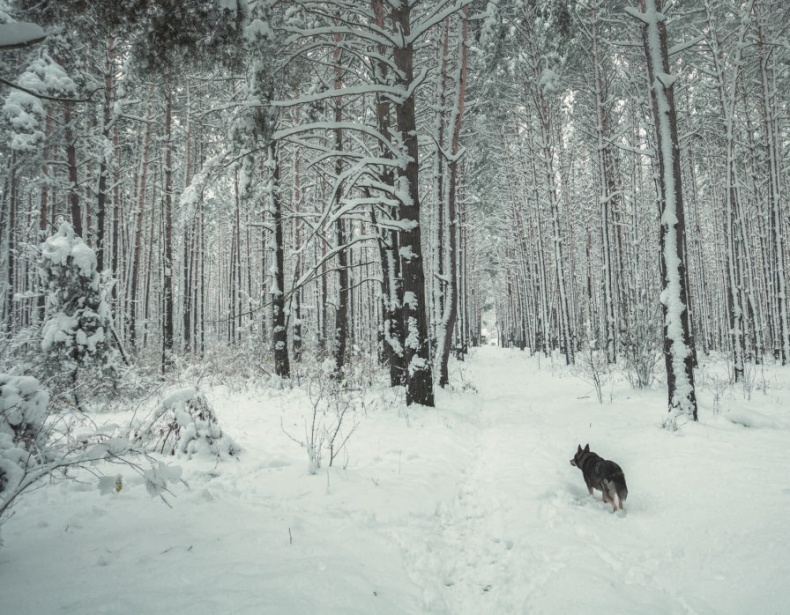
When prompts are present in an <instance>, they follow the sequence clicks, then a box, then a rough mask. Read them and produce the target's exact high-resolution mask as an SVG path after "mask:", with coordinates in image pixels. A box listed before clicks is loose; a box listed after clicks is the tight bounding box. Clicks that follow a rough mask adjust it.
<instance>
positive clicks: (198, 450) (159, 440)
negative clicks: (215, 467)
mask: <svg viewBox="0 0 790 615" xmlns="http://www.w3.org/2000/svg"><path fill="white" fill-rule="evenodd" d="M132 438H133V440H134V441H135V442H139V443H140V444H141V445H142V446H143V447H144V448H145V449H146V450H148V451H151V452H156V453H162V454H165V455H178V456H184V457H186V458H187V459H191V458H192V457H193V456H194V455H206V456H214V457H217V458H220V459H223V458H225V457H228V456H230V457H235V456H236V455H238V453H239V450H240V449H239V447H238V446H237V445H236V443H235V442H234V441H233V440H232V439H231V438H230V437H229V436H227V435H225V434H224V433H223V432H222V428H221V427H220V426H219V421H217V417H216V415H215V414H214V411H213V410H212V409H211V405H210V404H209V403H208V400H207V399H206V396H205V395H203V393H201V392H200V391H198V390H197V389H195V388H192V387H189V388H185V389H181V390H179V391H175V392H174V393H172V394H170V395H169V396H168V397H166V398H165V399H164V401H162V403H161V404H159V406H158V407H157V408H156V410H155V411H154V413H153V416H152V417H151V418H149V419H148V421H146V422H145V423H144V424H143V425H142V426H140V427H139V428H137V429H135V430H134V431H133V432H132Z"/></svg>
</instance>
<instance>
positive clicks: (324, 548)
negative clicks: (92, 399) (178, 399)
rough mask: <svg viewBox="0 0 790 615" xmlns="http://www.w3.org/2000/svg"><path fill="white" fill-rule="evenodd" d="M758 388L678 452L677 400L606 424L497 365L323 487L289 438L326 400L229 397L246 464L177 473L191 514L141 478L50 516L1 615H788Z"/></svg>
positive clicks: (767, 390) (36, 531)
mask: <svg viewBox="0 0 790 615" xmlns="http://www.w3.org/2000/svg"><path fill="white" fill-rule="evenodd" d="M721 369H722V370H723V369H724V368H723V367H722V368H721ZM719 373H721V372H719ZM751 376H752V381H751V383H752V386H753V390H752V391H751V394H750V395H748V394H746V393H745V392H744V389H743V387H741V386H737V387H727V386H725V385H724V384H723V380H722V378H721V376H720V375H717V372H715V370H714V369H713V368H711V367H704V368H703V369H702V370H700V371H699V372H698V385H699V391H698V393H699V397H700V418H701V420H700V422H699V423H698V424H687V425H684V426H683V427H682V428H681V429H680V430H679V431H677V432H668V431H666V430H664V429H661V427H660V422H661V419H662V418H663V416H664V413H663V408H664V404H665V395H666V393H665V389H664V388H663V387H660V386H659V387H657V388H656V389H655V390H651V391H633V390H631V389H630V388H629V387H628V386H627V385H626V384H624V383H620V382H615V383H614V384H611V385H607V387H606V389H605V397H606V400H605V402H604V404H603V405H600V404H599V403H598V401H597V399H596V395H595V393H594V391H592V390H591V386H590V385H589V384H586V383H585V382H584V381H583V380H581V379H579V378H577V377H576V376H574V375H573V373H572V372H571V371H570V370H568V368H566V367H564V366H562V365H559V364H556V363H555V364H552V362H551V361H549V360H547V359H546V358H542V359H539V358H537V357H532V358H530V357H528V356H527V355H526V354H525V353H521V352H518V351H510V350H502V349H498V348H490V347H486V348H481V349H478V350H476V351H475V353H474V355H473V356H472V357H471V359H470V360H469V361H467V362H466V363H465V364H456V365H455V380H456V384H457V385H458V386H457V387H456V390H455V391H452V392H444V391H439V392H438V396H437V408H435V409H425V408H409V409H406V408H405V407H404V406H403V405H402V404H401V403H400V402H397V401H395V400H394V399H395V398H394V397H393V396H392V395H391V393H389V392H383V393H382V396H381V399H380V400H379V402H378V403H377V404H375V406H370V407H369V409H368V412H367V414H366V415H360V416H358V421H359V427H358V429H357V431H356V432H355V433H354V434H353V435H352V437H351V439H350V440H349V441H348V444H347V450H348V458H347V459H346V458H343V459H341V461H340V462H337V463H339V464H340V466H341V467H333V468H331V469H329V470H327V469H326V468H322V469H321V470H319V471H318V473H317V474H315V475H314V474H311V473H310V472H309V464H308V459H307V455H306V453H305V450H304V449H302V448H300V447H299V446H298V445H297V444H296V443H295V442H294V441H293V440H292V439H290V438H289V437H288V436H287V435H286V434H285V433H284V431H288V432H289V433H291V434H292V435H294V436H296V437H297V438H299V437H301V435H302V434H303V432H304V418H303V417H305V416H306V415H307V414H308V412H309V410H310V404H309V401H308V399H307V397H306V396H305V394H304V393H303V392H300V391H288V390H266V389H252V388H248V389H247V390H245V391H230V390H226V389H222V388H217V389H210V390H207V391H206V393H207V395H208V397H209V399H210V400H211V402H212V403H213V405H214V408H215V410H216V412H217V415H218V417H219V420H220V422H221V424H222V426H223V428H224V429H225V430H226V432H228V433H229V434H230V435H231V436H232V437H233V439H234V440H235V441H236V442H237V443H238V444H239V445H240V446H241V447H242V448H243V452H242V454H241V456H240V458H239V459H238V460H230V461H226V462H223V463H220V464H215V463H213V462H210V461H208V460H207V459H193V460H191V461H187V460H184V459H180V460H174V461H172V463H176V464H178V465H180V466H182V468H183V472H184V473H183V477H184V479H185V480H186V482H187V483H188V484H189V488H187V487H186V486H184V485H179V484H176V485H175V486H173V495H172V496H169V498H168V499H169V501H170V504H171V506H172V507H171V508H168V507H167V506H165V505H164V504H163V503H162V502H161V501H159V500H157V499H152V498H151V497H150V496H149V495H148V493H147V491H146V489H145V486H144V485H143V483H142V481H141V480H140V479H139V478H137V477H136V475H135V474H134V473H132V472H129V471H128V470H127V471H122V472H121V473H122V474H123V478H124V488H123V489H122V491H121V492H120V493H115V492H114V491H111V492H110V493H106V494H104V495H103V494H102V493H101V492H100V490H99V489H98V488H97V480H96V479H95V478H94V477H92V476H87V475H86V476H84V477H83V480H81V481H79V482H74V481H70V482H60V483H57V484H53V485H47V486H45V487H43V488H41V489H39V490H37V491H35V492H33V493H31V494H28V495H27V496H26V497H24V498H23V499H22V500H20V502H19V503H18V505H17V506H16V507H15V512H16V514H15V516H14V517H13V518H11V519H10V520H9V521H8V522H7V523H6V524H5V525H4V526H3V527H2V538H3V540H4V545H3V546H2V547H0V613H3V614H5V613H8V614H14V615H23V614H35V615H48V614H54V613H66V614H70V615H86V614H92V613H130V614H131V613H134V614H139V613H146V614H152V613H190V615H202V614H211V615H217V614H223V615H224V614H231V613H238V614H247V613H249V614H269V613H272V614H282V615H291V614H305V615H307V614H309V615H318V614H341V615H346V614H365V615H372V614H419V613H437V614H452V615H464V614H470V615H471V614H474V615H478V614H493V615H503V614H514V613H530V614H531V613H562V614H569V613H603V612H617V613H628V614H645V613H656V614H659V613H660V614H665V613H699V614H703V613H716V614H723V613H760V614H766V613H787V612H788V608H789V607H788V604H790V583H788V580H790V573H789V572H788V571H790V523H788V517H787V511H788V509H790V478H788V469H789V468H790V465H788V454H787V451H788V444H790V438H789V437H788V436H790V412H788V410H787V408H790V367H787V368H783V369H782V368H776V367H770V368H768V367H767V368H765V371H763V370H759V371H758V370H753V371H752V374H751ZM462 382H463V383H466V386H465V387H463V386H461V384H462ZM474 388H476V389H477V392H475V391H474V390H473V389H474ZM749 397H750V399H747V398H749ZM100 418H104V417H100ZM587 442H589V443H590V446H591V448H592V450H594V451H596V452H597V453H599V454H600V455H602V456H603V457H606V458H610V459H614V460H616V461H617V462H618V463H619V464H620V465H621V466H622V467H623V469H624V471H625V474H626V478H627V481H628V488H629V497H628V501H627V506H626V508H627V510H626V511H625V512H618V513H616V514H611V513H609V512H608V510H609V509H608V507H607V506H605V505H604V504H603V503H602V502H601V501H600V500H599V499H595V498H591V497H590V496H588V494H587V490H586V488H585V486H584V482H583V480H582V475H581V472H579V470H578V469H576V468H574V467H571V465H570V464H569V459H570V458H571V456H572V454H573V453H574V451H575V449H576V446H577V445H578V444H580V443H581V444H582V445H584V444H585V443H587ZM342 465H345V466H346V467H345V468H343V467H342ZM108 471H111V472H116V471H117V469H115V468H111V469H110V470H108Z"/></svg>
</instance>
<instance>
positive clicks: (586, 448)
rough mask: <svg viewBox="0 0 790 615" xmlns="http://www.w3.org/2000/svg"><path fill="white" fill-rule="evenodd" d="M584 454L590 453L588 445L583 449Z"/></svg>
mask: <svg viewBox="0 0 790 615" xmlns="http://www.w3.org/2000/svg"><path fill="white" fill-rule="evenodd" d="M584 452H585V453H589V452H590V445H589V444H587V446H585V447H584Z"/></svg>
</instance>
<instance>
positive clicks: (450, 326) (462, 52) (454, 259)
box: [439, 9, 469, 387]
mask: <svg viewBox="0 0 790 615" xmlns="http://www.w3.org/2000/svg"><path fill="white" fill-rule="evenodd" d="M467 13H468V11H467V9H464V13H463V16H462V17H461V36H460V41H459V46H460V49H459V54H458V55H459V58H458V69H457V73H456V76H455V81H456V83H455V100H454V101H453V102H454V107H453V111H452V115H451V118H452V131H453V132H452V140H451V144H450V156H451V160H450V162H449V164H448V170H449V178H448V179H449V185H448V187H447V189H448V195H447V223H448V232H447V235H448V236H447V241H448V250H447V257H448V258H447V259H446V264H447V266H446V272H447V274H448V276H449V282H448V284H447V296H446V297H445V305H444V313H443V314H442V324H441V327H442V331H441V337H440V339H441V340H442V347H441V348H440V352H441V359H440V364H439V386H441V387H445V386H447V385H448V384H450V374H449V370H448V363H449V360H450V350H451V349H452V346H453V335H454V332H455V323H456V320H457V319H458V217H459V214H458V202H457V197H458V166H459V161H458V157H459V155H460V139H461V123H462V121H463V116H464V103H465V99H466V83H467V73H468V55H469V51H468V46H467V38H468V34H469V21H468V19H467Z"/></svg>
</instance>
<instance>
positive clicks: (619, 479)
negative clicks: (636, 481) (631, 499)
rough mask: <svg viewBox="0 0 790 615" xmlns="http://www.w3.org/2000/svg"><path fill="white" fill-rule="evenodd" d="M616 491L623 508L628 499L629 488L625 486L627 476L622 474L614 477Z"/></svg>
mask: <svg viewBox="0 0 790 615" xmlns="http://www.w3.org/2000/svg"><path fill="white" fill-rule="evenodd" d="M612 482H613V483H614V489H615V491H616V492H617V499H618V500H619V501H620V508H623V504H624V503H625V500H626V498H628V487H627V486H626V484H625V474H623V473H622V472H620V473H619V474H615V475H614V476H613V477H612Z"/></svg>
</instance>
